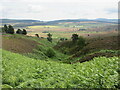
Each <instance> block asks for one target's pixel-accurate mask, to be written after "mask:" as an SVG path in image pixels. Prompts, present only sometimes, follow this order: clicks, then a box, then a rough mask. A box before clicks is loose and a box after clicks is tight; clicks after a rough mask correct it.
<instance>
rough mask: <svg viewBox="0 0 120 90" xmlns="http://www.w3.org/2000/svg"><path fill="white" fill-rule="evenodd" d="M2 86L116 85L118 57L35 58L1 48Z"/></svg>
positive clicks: (78, 86) (114, 86)
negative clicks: (80, 59)
mask: <svg viewBox="0 0 120 90" xmlns="http://www.w3.org/2000/svg"><path fill="white" fill-rule="evenodd" d="M2 54H3V62H2V64H3V69H2V72H3V77H2V78H3V85H2V87H3V88H8V87H9V88H12V87H14V88H117V87H118V71H119V70H118V57H111V58H106V57H97V58H94V59H93V60H91V61H89V62H85V63H76V64H64V63H61V62H55V61H51V60H49V59H46V61H45V60H35V59H31V58H28V57H25V56H22V55H20V54H16V53H11V52H8V51H4V50H3V53H2Z"/></svg>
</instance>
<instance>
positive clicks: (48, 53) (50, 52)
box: [46, 48, 55, 58]
mask: <svg viewBox="0 0 120 90" xmlns="http://www.w3.org/2000/svg"><path fill="white" fill-rule="evenodd" d="M46 55H47V56H48V57H49V58H51V57H54V56H55V52H54V50H53V49H51V48H49V49H48V50H47V52H46Z"/></svg>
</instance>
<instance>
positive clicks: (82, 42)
mask: <svg viewBox="0 0 120 90" xmlns="http://www.w3.org/2000/svg"><path fill="white" fill-rule="evenodd" d="M77 45H78V46H79V47H80V48H83V47H84V46H85V45H86V43H85V39H84V38H83V37H81V36H80V37H79V38H78V40H77Z"/></svg>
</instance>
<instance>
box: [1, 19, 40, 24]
mask: <svg viewBox="0 0 120 90" xmlns="http://www.w3.org/2000/svg"><path fill="white" fill-rule="evenodd" d="M0 21H2V23H31V22H42V21H39V20H24V19H0Z"/></svg>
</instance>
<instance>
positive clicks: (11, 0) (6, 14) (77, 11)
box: [0, 0, 119, 21]
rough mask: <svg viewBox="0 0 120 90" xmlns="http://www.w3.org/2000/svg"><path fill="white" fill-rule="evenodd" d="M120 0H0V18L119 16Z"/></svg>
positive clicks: (42, 18)
mask: <svg viewBox="0 0 120 90" xmlns="http://www.w3.org/2000/svg"><path fill="white" fill-rule="evenodd" d="M118 1H119V0H0V13H1V15H0V18H5V19H34V20H41V21H50V20H60V19H96V18H111V19H117V18H118Z"/></svg>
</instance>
